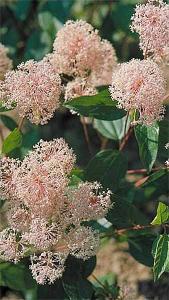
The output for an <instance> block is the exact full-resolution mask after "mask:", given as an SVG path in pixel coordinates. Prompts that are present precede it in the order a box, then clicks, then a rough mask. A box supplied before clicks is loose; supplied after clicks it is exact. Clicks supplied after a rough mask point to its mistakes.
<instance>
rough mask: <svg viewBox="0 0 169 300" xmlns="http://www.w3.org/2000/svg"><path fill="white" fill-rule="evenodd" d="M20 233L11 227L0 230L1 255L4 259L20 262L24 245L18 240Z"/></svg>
mask: <svg viewBox="0 0 169 300" xmlns="http://www.w3.org/2000/svg"><path fill="white" fill-rule="evenodd" d="M17 235H19V233H18V232H17V231H15V230H12V229H10V228H6V229H4V230H3V231H1V232H0V257H1V259H2V260H7V261H8V260H11V261H13V262H15V263H16V262H18V261H19V260H20V259H21V257H22V255H23V252H22V245H21V244H20V242H19V241H18V238H17Z"/></svg>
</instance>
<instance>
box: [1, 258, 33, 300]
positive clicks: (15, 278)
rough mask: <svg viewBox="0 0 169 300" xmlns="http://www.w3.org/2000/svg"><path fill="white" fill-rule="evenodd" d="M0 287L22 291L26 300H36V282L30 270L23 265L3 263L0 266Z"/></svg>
mask: <svg viewBox="0 0 169 300" xmlns="http://www.w3.org/2000/svg"><path fill="white" fill-rule="evenodd" d="M0 286H7V287H9V288H10V289H12V290H16V291H21V292H23V293H24V294H25V295H27V296H28V295H29V296H30V295H31V297H29V298H28V297H27V298H26V297H25V299H30V300H36V288H37V284H36V281H35V280H34V279H33V278H32V276H31V272H30V271H29V269H28V268H27V267H26V266H24V265H23V264H21V263H18V264H16V265H15V264H12V263H6V262H5V263H1V264H0Z"/></svg>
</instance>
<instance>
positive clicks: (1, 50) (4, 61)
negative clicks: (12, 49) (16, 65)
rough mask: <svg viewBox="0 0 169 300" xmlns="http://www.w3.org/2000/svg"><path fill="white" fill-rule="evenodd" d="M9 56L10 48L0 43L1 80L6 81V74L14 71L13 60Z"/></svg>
mask: <svg viewBox="0 0 169 300" xmlns="http://www.w3.org/2000/svg"><path fill="white" fill-rule="evenodd" d="M7 54H8V48H6V47H5V46H4V45H2V44H1V43H0V80H4V77H5V74H6V73H7V72H8V71H9V70H10V69H12V60H11V59H10V58H9V57H8V56H7Z"/></svg>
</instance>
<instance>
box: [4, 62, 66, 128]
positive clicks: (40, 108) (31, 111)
mask: <svg viewBox="0 0 169 300" xmlns="http://www.w3.org/2000/svg"><path fill="white" fill-rule="evenodd" d="M60 93H61V79H60V77H59V75H58V74H57V73H56V72H55V71H54V69H53V67H52V65H51V64H50V63H49V61H48V60H47V59H46V58H45V59H43V60H42V61H39V62H36V61H33V60H29V61H27V62H26V63H22V64H20V65H19V66H18V69H17V70H16V71H10V72H8V73H7V74H6V75H5V80H4V82H3V83H1V86H0V94H1V97H2V99H3V100H4V105H5V106H6V107H9V108H10V107H11V105H12V104H13V103H16V105H17V109H18V112H19V115H20V116H21V117H26V118H28V119H29V120H30V121H31V122H32V123H35V124H42V125H43V124H46V123H47V122H48V120H49V119H51V118H52V116H53V114H54V112H55V110H56V109H57V108H58V107H59V105H60V101H59V97H60Z"/></svg>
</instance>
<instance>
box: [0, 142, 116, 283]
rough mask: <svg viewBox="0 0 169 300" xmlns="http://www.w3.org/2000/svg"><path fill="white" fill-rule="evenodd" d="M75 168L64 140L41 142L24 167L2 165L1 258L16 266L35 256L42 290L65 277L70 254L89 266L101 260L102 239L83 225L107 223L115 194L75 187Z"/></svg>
mask: <svg viewBox="0 0 169 300" xmlns="http://www.w3.org/2000/svg"><path fill="white" fill-rule="evenodd" d="M74 163H75V155H74V154H73V152H72V150H71V149H69V147H68V145H67V144H66V143H65V141H64V140H63V139H57V140H53V141H50V142H45V141H42V140H41V141H40V142H39V144H37V145H36V146H35V147H34V149H33V151H31V152H30V153H28V155H27V156H26V157H25V158H24V159H23V161H19V160H14V159H10V158H6V157H5V158H2V159H1V165H0V191H1V195H0V197H2V198H3V199H6V203H5V205H6V210H5V211H6V212H5V219H6V224H5V225H4V226H5V228H4V229H3V230H2V231H1V233H0V258H1V259H3V260H7V261H8V260H11V261H14V262H17V261H19V260H20V259H22V258H23V257H24V256H26V255H27V253H29V254H30V253H31V265H30V269H31V270H32V274H33V277H34V278H35V279H36V280H37V282H38V283H40V284H44V283H47V282H49V283H53V282H54V281H55V279H56V278H59V277H61V276H62V274H63V271H64V263H65V261H66V258H67V256H68V255H69V254H71V255H73V256H75V257H77V258H82V259H84V260H85V259H88V258H89V257H90V256H93V255H95V254H96V252H97V249H98V246H99V236H98V233H97V232H96V231H93V230H92V229H91V228H90V227H86V226H84V222H85V221H89V220H93V219H98V218H102V217H104V216H105V214H106V213H107V211H108V209H109V207H110V205H111V204H110V203H111V201H110V195H111V193H110V191H107V192H104V191H102V192H101V191H100V190H101V188H102V187H101V185H100V184H98V183H96V182H94V183H91V182H81V183H80V184H79V185H77V186H76V187H75V186H74V185H73V186H72V185H71V179H70V174H71V171H72V168H73V166H74ZM82 222H83V225H82Z"/></svg>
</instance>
